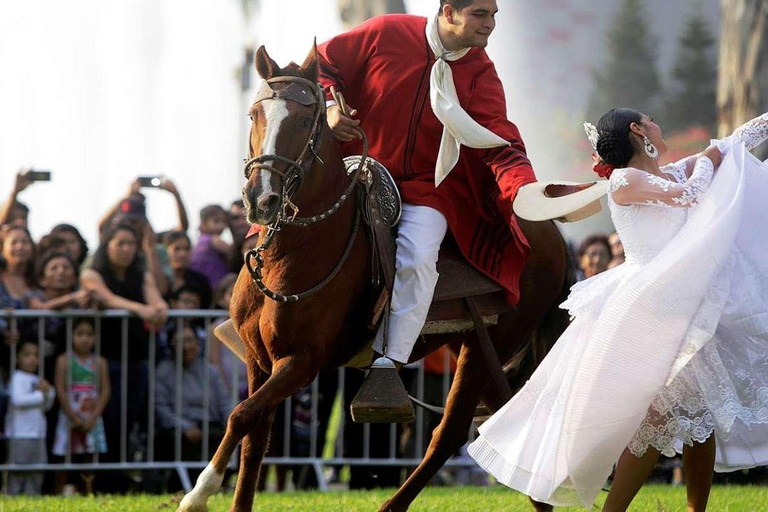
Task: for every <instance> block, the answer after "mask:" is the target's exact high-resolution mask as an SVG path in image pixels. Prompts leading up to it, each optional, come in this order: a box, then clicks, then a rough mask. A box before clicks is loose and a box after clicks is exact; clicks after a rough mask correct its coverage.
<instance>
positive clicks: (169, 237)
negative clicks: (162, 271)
mask: <svg viewBox="0 0 768 512" xmlns="http://www.w3.org/2000/svg"><path fill="white" fill-rule="evenodd" d="M163 244H164V245H165V248H166V250H167V251H168V256H169V258H170V261H171V270H172V271H173V280H172V282H171V286H170V293H174V292H177V291H178V290H179V289H180V288H181V287H182V286H189V287H192V288H196V289H197V290H198V293H199V294H200V298H201V305H202V307H203V309H207V308H209V307H210V306H211V285H210V284H208V278H207V277H206V276H205V275H203V274H201V273H200V272H197V271H195V270H192V269H191V268H189V260H190V255H191V251H192V242H191V241H190V240H189V237H188V236H187V234H186V233H185V232H184V231H178V230H176V231H169V232H168V233H166V234H165V236H164V237H163Z"/></svg>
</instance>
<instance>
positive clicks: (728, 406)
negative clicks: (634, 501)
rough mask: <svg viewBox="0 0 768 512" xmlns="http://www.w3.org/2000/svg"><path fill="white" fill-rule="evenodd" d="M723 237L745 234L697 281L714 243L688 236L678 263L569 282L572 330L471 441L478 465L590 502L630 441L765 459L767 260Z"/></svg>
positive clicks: (737, 465)
mask: <svg viewBox="0 0 768 512" xmlns="http://www.w3.org/2000/svg"><path fill="white" fill-rule="evenodd" d="M763 172H765V170H763ZM760 179H761V180H763V182H761V184H760V187H761V190H763V191H765V190H768V182H766V181H765V179H764V178H762V177H761V178H760ZM724 192H728V193H732V192H731V191H724ZM725 195H727V194H725ZM748 199H749V198H748ZM760 208H761V205H760V204H758V202H757V201H751V204H750V205H748V206H744V208H743V211H744V213H745V215H749V214H750V213H752V211H753V210H757V209H760ZM739 211H742V210H741V208H740V210H739ZM716 215H717V213H716V211H713V218H714V216H716ZM763 217H764V216H763ZM752 219H755V217H752ZM737 220H738V224H737V225H740V220H739V219H737ZM755 221H756V223H757V224H766V226H764V227H766V228H768V219H766V220H762V219H760V220H757V219H755ZM689 222H690V221H689ZM762 227H763V226H761V229H760V230H758V231H757V232H764V231H763V230H762ZM723 230H724V232H728V231H729V230H730V231H731V232H732V231H739V232H740V233H741V235H737V236H732V237H731V241H730V242H728V247H729V250H728V251H727V252H726V253H724V254H725V256H724V257H723V261H722V262H721V263H718V264H716V265H714V266H713V267H712V268H715V269H716V271H714V272H713V273H711V274H708V275H707V274H705V273H701V278H700V281H702V282H703V283H704V284H703V285H702V284H701V283H698V282H697V281H696V279H695V277H696V276H697V275H699V273H697V271H693V270H690V269H688V268H687V267H686V261H688V262H690V263H689V265H690V266H696V265H697V260H693V259H691V255H692V254H697V253H698V254H704V253H705V252H704V250H703V249H704V248H705V247H707V243H709V244H710V245H711V243H712V240H710V241H709V242H707V241H706V239H704V238H702V239H701V240H697V239H695V238H694V237H693V236H691V239H690V243H688V242H689V240H683V242H685V243H684V244H682V245H681V247H687V246H689V245H690V247H691V252H690V253H688V254H685V255H683V254H682V252H681V253H680V254H681V257H680V258H679V259H680V261H679V262H677V263H675V264H667V263H666V262H662V264H657V268H654V267H653V266H652V265H651V266H648V265H645V266H641V265H635V264H632V263H625V264H623V265H621V266H619V267H616V268H615V269H612V270H609V271H607V272H605V273H603V274H599V275H597V276H595V277H593V278H591V279H588V280H586V281H583V282H581V283H578V284H577V285H575V286H574V287H573V288H572V292H571V295H570V296H569V298H568V300H567V301H566V302H565V303H563V304H562V307H563V308H566V309H568V310H569V312H570V313H571V315H572V316H573V317H574V320H573V321H572V322H571V325H570V326H569V327H568V329H566V331H565V332H564V333H563V335H562V336H561V337H560V339H559V340H558V341H557V343H555V345H554V347H553V348H552V350H551V351H550V353H549V354H548V355H547V357H546V358H545V359H544V361H543V362H542V364H541V365H540V366H539V368H537V370H536V371H535V372H534V374H533V375H532V377H531V379H530V380H529V381H528V382H527V383H526V385H525V386H524V387H523V388H522V389H521V390H520V392H519V393H517V394H516V395H515V396H514V397H513V398H512V399H511V400H510V401H509V402H508V403H507V404H506V405H505V406H504V407H502V408H501V409H500V410H499V411H498V412H497V413H496V414H494V415H493V416H492V417H491V418H490V419H489V420H488V421H486V422H485V424H483V425H482V426H481V427H480V435H479V437H478V438H477V439H476V440H475V442H473V443H472V444H471V445H470V447H469V450H468V451H469V454H470V455H471V456H472V457H473V458H474V459H475V460H476V461H477V462H478V464H479V465H480V466H481V467H483V468H484V469H486V470H487V471H488V472H489V473H491V474H492V475H493V476H494V477H496V479H497V480H498V481H499V482H501V483H504V484H505V485H507V486H509V487H512V488H514V489H517V490H519V491H521V492H523V493H525V494H527V495H529V496H531V497H532V498H534V499H536V500H537V501H542V502H547V503H550V504H553V505H556V506H565V505H574V504H580V505H583V506H587V507H589V506H591V505H592V503H593V502H594V499H595V498H596V497H597V495H598V494H599V492H600V490H601V488H602V487H603V485H604V483H605V480H606V479H607V477H608V476H609V475H610V473H611V471H612V468H613V465H614V464H615V463H616V461H617V460H618V457H619V456H620V454H621V452H622V451H623V450H624V449H625V448H626V447H628V448H629V449H630V450H631V451H632V452H633V453H634V454H635V455H638V456H639V455H642V454H643V453H645V451H646V450H647V449H648V447H649V446H652V447H654V448H656V449H658V450H659V451H661V452H663V453H665V454H673V453H674V452H680V451H681V450H682V447H683V445H684V444H688V445H691V444H693V443H694V442H701V441H704V440H706V439H707V438H708V437H709V436H710V435H713V434H714V436H715V440H716V445H717V456H716V464H715V469H716V470H717V471H720V472H724V471H734V470H738V469H744V468H750V467H755V466H759V465H766V464H768V280H767V279H766V276H768V268H766V267H768V263H766V262H765V259H766V254H768V252H766V251H765V245H766V242H764V241H762V240H759V239H758V238H757V235H756V233H757V232H755V234H750V233H748V232H746V230H744V229H741V228H738V229H734V225H730V226H723ZM682 236H683V237H686V236H688V234H685V233H684V234H683V235H682ZM716 239H717V236H715V240H716ZM696 243H698V244H699V247H694V245H695V244H696ZM744 248H747V250H742V249H744ZM673 249H674V248H673ZM710 254H711V253H707V255H708V256H709V255H710ZM704 259H706V258H700V261H701V260H704ZM700 264H701V265H702V267H701V269H705V267H704V266H703V265H704V263H700ZM675 265H677V266H675ZM689 270H690V272H689ZM686 272H688V274H686ZM649 274H650V275H649ZM684 274H686V275H684ZM695 286H700V288H699V291H697V292H695V293H694V291H693V288H694V287H695ZM691 300H694V301H695V302H694V305H693V307H692V308H691V307H689V306H688V305H686V304H690V302H691ZM656 301H658V303H657V302H656ZM686 301H688V302H687V303H686ZM670 347H672V348H670Z"/></svg>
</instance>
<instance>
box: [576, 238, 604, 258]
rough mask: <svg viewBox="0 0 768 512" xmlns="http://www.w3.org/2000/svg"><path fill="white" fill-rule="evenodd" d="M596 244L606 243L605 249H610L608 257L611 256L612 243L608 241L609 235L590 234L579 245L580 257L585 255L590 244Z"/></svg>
mask: <svg viewBox="0 0 768 512" xmlns="http://www.w3.org/2000/svg"><path fill="white" fill-rule="evenodd" d="M594 244H602V245H604V246H605V249H606V250H607V251H608V257H609V258H610V257H611V244H610V242H609V241H608V237H607V236H605V235H590V236H588V237H587V238H585V239H584V241H582V242H581V245H579V258H581V257H582V256H584V253H585V252H587V249H589V246H590V245H594Z"/></svg>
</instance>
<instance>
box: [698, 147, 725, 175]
mask: <svg viewBox="0 0 768 512" xmlns="http://www.w3.org/2000/svg"><path fill="white" fill-rule="evenodd" d="M701 156H705V157H707V158H709V159H710V160H712V164H713V165H714V166H715V169H717V168H718V167H720V163H721V162H722V161H723V154H722V153H720V150H719V149H717V146H709V147H708V148H707V149H705V150H704V151H703V152H702V153H701Z"/></svg>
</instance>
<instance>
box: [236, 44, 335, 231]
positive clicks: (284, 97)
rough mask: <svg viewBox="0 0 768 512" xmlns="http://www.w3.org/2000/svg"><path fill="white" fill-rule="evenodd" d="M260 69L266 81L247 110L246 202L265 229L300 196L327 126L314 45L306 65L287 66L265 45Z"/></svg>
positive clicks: (250, 219)
mask: <svg viewBox="0 0 768 512" xmlns="http://www.w3.org/2000/svg"><path fill="white" fill-rule="evenodd" d="M256 70H257V71H258V73H259V75H260V76H261V77H262V78H263V79H264V82H263V83H262V85H261V89H259V92H258V94H257V96H256V99H255V101H254V103H253V105H251V108H250V111H249V114H250V117H251V120H252V124H251V134H250V158H249V160H248V162H247V163H246V168H245V176H246V179H247V180H248V183H247V184H246V185H245V187H244V188H243V201H244V203H245V208H246V211H247V218H248V222H250V223H251V224H261V225H267V224H270V223H272V222H273V221H274V220H275V219H276V217H277V215H278V214H279V213H280V211H281V209H282V208H283V203H284V201H285V200H286V199H287V200H290V199H291V197H293V196H294V194H296V192H297V189H298V187H299V186H300V185H301V182H302V180H303V179H304V174H305V173H307V172H308V171H309V168H310V167H311V166H312V164H313V163H314V159H315V157H316V154H315V150H316V147H315V146H319V144H321V143H322V140H321V139H322V135H323V125H324V124H325V122H326V120H325V98H324V96H323V92H322V89H321V88H320V87H319V86H318V85H317V77H318V57H317V46H316V45H315V46H314V47H313V48H312V51H311V52H310V53H309V55H308V56H307V59H306V60H305V61H304V64H302V65H301V66H299V65H297V64H295V63H293V62H291V63H290V64H289V65H288V66H286V67H285V68H280V66H278V64H277V63H276V62H275V61H274V60H272V59H271V58H270V56H269V55H268V54H267V51H266V50H265V49H264V47H263V46H262V47H261V48H259V50H258V51H257V52H256Z"/></svg>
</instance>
